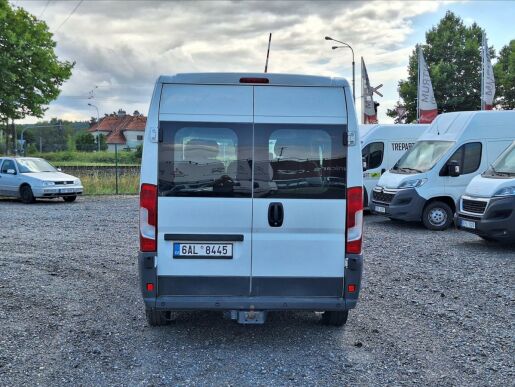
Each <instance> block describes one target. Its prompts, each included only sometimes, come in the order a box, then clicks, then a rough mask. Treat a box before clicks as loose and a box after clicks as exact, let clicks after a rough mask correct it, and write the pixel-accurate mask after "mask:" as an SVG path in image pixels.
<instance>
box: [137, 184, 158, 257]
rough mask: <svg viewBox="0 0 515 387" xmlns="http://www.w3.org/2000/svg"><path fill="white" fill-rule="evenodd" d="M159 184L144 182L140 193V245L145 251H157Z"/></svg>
mask: <svg viewBox="0 0 515 387" xmlns="http://www.w3.org/2000/svg"><path fill="white" fill-rule="evenodd" d="M156 232H157V186H155V185H153V184H142V185H141V190H140V193H139V245H140V250H141V251H145V252H147V251H148V252H150V251H156V250H157V243H156Z"/></svg>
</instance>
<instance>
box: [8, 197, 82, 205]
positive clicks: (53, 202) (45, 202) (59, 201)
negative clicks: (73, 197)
mask: <svg viewBox="0 0 515 387" xmlns="http://www.w3.org/2000/svg"><path fill="white" fill-rule="evenodd" d="M77 200H80V199H77ZM2 203H12V204H19V205H20V206H44V205H56V204H68V205H70V204H73V203H66V202H65V201H64V200H63V199H61V198H59V199H46V200H45V199H37V200H36V201H35V202H34V203H31V204H25V203H22V202H21V200H20V199H15V198H5V197H0V204H2Z"/></svg>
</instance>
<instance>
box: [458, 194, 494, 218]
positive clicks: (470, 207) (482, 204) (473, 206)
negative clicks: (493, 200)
mask: <svg viewBox="0 0 515 387" xmlns="http://www.w3.org/2000/svg"><path fill="white" fill-rule="evenodd" d="M487 206H488V199H482V198H471V197H468V196H464V197H462V199H461V210H462V211H463V212H467V213H469V214H474V215H483V214H484V213H485V210H486V207H487Z"/></svg>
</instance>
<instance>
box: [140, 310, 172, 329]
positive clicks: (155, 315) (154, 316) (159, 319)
mask: <svg viewBox="0 0 515 387" xmlns="http://www.w3.org/2000/svg"><path fill="white" fill-rule="evenodd" d="M145 313H146V315H147V322H148V325H150V326H151V327H160V326H163V325H167V324H168V322H169V319H168V318H167V314H170V313H169V312H162V311H160V310H155V309H145Z"/></svg>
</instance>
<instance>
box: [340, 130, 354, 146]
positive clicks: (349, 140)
mask: <svg viewBox="0 0 515 387" xmlns="http://www.w3.org/2000/svg"><path fill="white" fill-rule="evenodd" d="M343 145H346V146H354V145H356V132H347V135H346V136H343Z"/></svg>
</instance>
